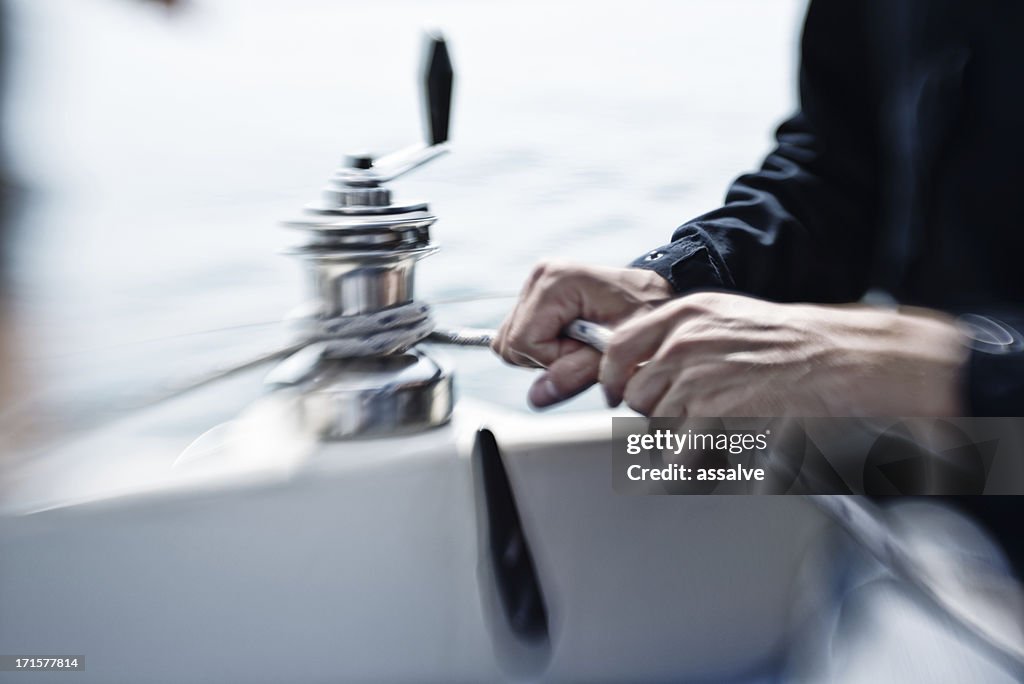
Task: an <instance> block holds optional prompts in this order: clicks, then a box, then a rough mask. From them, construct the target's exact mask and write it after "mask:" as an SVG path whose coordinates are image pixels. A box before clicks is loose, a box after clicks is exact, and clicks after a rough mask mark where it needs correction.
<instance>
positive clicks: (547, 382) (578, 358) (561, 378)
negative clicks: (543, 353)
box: [527, 346, 601, 408]
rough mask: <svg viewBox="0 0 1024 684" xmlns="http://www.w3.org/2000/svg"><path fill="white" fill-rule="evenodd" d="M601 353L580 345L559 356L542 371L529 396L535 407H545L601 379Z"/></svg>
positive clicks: (573, 394) (571, 395)
mask: <svg viewBox="0 0 1024 684" xmlns="http://www.w3.org/2000/svg"><path fill="white" fill-rule="evenodd" d="M600 365H601V353H600V352H598V351H597V350H596V349H592V348H590V347H582V346H581V347H580V348H579V349H575V350H573V351H571V352H569V353H568V354H566V355H565V356H562V357H559V358H557V359H555V361H553V362H552V363H551V365H549V366H548V369H547V370H546V371H544V372H543V373H541V375H540V377H538V378H537V379H536V380H535V381H534V383H533V385H532V386H531V387H530V393H529V395H528V397H527V399H528V400H529V402H530V405H531V406H533V407H534V408H544V407H545V406H551V405H552V404H557V403H558V402H560V401H565V400H566V399H569V398H570V397H574V396H576V395H577V394H579V393H580V392H582V391H583V390H585V389H587V388H588V387H590V386H591V385H593V384H594V383H595V382H597V372H598V368H599V367H600Z"/></svg>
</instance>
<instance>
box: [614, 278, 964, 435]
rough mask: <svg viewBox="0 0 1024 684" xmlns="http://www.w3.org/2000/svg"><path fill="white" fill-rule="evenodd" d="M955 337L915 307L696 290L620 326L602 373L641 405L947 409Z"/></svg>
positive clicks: (709, 413) (683, 410) (767, 411)
mask: <svg viewBox="0 0 1024 684" xmlns="http://www.w3.org/2000/svg"><path fill="white" fill-rule="evenodd" d="M963 342H964V340H963V338H962V335H961V333H960V332H959V331H958V329H957V328H956V326H955V325H954V323H953V321H952V319H951V318H950V317H948V316H946V315H944V314H941V313H938V312H934V311H928V310H924V309H902V310H900V311H892V310H886V309H876V308H871V307H866V306H860V305H847V306H815V305H808V304H775V303H772V302H766V301H762V300H759V299H754V298H751V297H744V296H740V295H734V294H725V293H717V292H703V293H697V294H692V295H688V296H686V297H680V298H679V299H676V300H675V301H673V302H671V303H668V304H666V305H665V306H662V307H660V308H658V309H657V310H655V311H652V312H649V313H646V314H644V315H642V316H636V317H634V318H632V319H630V320H629V321H626V322H625V323H623V324H622V325H620V326H619V327H618V328H617V329H616V330H615V331H614V333H613V335H612V339H611V342H610V345H609V348H608V351H607V352H606V354H605V356H604V358H603V359H602V362H601V370H600V381H601V384H602V385H603V386H604V390H605V394H606V395H607V396H608V399H609V403H610V404H613V405H615V404H618V403H619V402H620V401H623V400H625V402H626V404H627V405H628V406H629V407H630V408H632V409H633V410H635V411H637V412H639V413H642V414H644V415H649V416H666V417H676V416H688V415H689V416H700V417H720V416H784V415H790V416H829V415H831V416H908V417H909V416H956V415H962V413H963V407H962V405H961V403H962V398H961V395H962V388H961V383H962V375H963V372H964V366H965V363H966V360H967V356H968V352H967V348H966V347H965V346H964V344H963Z"/></svg>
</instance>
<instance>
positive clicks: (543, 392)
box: [527, 373, 562, 408]
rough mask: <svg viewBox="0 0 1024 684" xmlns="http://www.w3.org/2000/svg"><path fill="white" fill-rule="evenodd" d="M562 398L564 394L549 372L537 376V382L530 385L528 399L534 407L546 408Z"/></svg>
mask: <svg viewBox="0 0 1024 684" xmlns="http://www.w3.org/2000/svg"><path fill="white" fill-rule="evenodd" d="M561 399H562V394H561V393H560V392H559V391H558V388H557V387H555V383H553V382H552V381H551V378H550V377H548V374H547V373H544V374H543V375H541V376H540V377H539V378H537V380H536V382H534V383H533V385H532V386H531V387H530V393H529V395H528V396H527V400H528V401H529V402H530V405H531V406H533V407H534V408H544V407H545V406H550V405H551V404H554V403H556V402H558V401H561Z"/></svg>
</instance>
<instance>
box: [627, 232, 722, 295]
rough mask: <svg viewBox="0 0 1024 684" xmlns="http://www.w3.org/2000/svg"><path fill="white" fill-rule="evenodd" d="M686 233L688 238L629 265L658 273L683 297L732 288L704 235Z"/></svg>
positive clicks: (651, 252) (683, 237) (715, 252)
mask: <svg viewBox="0 0 1024 684" xmlns="http://www.w3.org/2000/svg"><path fill="white" fill-rule="evenodd" d="M686 232H687V233H688V234H686V235H683V236H681V237H679V238H678V239H677V240H675V241H673V242H671V243H669V244H667V245H663V246H662V247H658V248H657V249H653V250H651V251H649V252H647V253H646V254H644V255H642V256H640V257H638V258H636V259H634V260H633V261H632V263H630V264H629V265H630V266H631V267H632V268H645V269H648V270H650V271H654V272H655V273H657V274H658V275H660V276H661V277H662V278H664V279H665V280H667V281H668V282H669V284H671V285H672V287H673V289H675V291H676V292H679V293H684V292H688V291H690V290H697V289H706V288H712V289H729V288H731V287H732V284H733V283H732V278H731V276H730V275H729V271H728V269H727V268H726V266H725V264H724V262H723V261H722V260H721V257H719V256H718V252H717V251H716V250H715V249H714V247H713V246H712V245H711V242H710V240H709V239H708V237H707V235H706V234H705V233H704V231H703V230H701V229H700V228H699V227H698V226H690V227H688V228H687V230H686Z"/></svg>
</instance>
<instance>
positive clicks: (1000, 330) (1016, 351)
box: [957, 314, 1024, 416]
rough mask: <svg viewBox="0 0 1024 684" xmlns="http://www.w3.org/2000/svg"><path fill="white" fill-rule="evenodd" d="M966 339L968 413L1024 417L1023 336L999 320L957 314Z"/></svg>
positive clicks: (1018, 327)
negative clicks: (967, 344) (969, 350)
mask: <svg viewBox="0 0 1024 684" xmlns="http://www.w3.org/2000/svg"><path fill="white" fill-rule="evenodd" d="M957 322H958V327H960V329H961V331H962V332H963V333H964V334H965V335H966V336H967V338H968V339H969V346H970V349H971V353H970V357H969V358H968V361H967V388H966V390H967V397H966V401H967V409H968V411H969V412H970V415H972V416H1024V337H1022V335H1021V333H1020V332H1018V330H1020V329H1021V328H1020V326H1019V323H1020V321H1017V320H1014V321H1013V323H1014V324H1017V325H1016V327H1015V326H1014V325H1011V324H1009V323H1006V322H1004V321H1003V320H1000V319H996V318H991V317H988V316H980V315H977V314H965V315H961V316H960V317H959V318H958V319H957Z"/></svg>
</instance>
